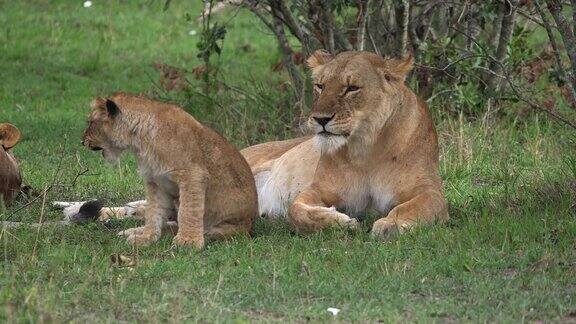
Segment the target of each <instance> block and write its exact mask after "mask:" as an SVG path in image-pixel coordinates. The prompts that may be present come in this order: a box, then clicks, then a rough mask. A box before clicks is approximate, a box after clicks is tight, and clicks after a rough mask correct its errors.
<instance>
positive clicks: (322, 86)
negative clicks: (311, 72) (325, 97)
mask: <svg viewBox="0 0 576 324" xmlns="http://www.w3.org/2000/svg"><path fill="white" fill-rule="evenodd" d="M314 87H315V88H316V90H318V91H322V90H323V89H324V85H323V84H319V83H315V84H314Z"/></svg>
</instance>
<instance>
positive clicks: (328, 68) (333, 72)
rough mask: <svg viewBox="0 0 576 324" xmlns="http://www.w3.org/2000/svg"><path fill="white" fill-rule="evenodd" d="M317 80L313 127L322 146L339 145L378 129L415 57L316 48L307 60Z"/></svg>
mask: <svg viewBox="0 0 576 324" xmlns="http://www.w3.org/2000/svg"><path fill="white" fill-rule="evenodd" d="M307 63H308V66H309V67H310V69H311V70H312V80H313V82H314V102H313V104H312V111H311V113H310V116H309V119H308V126H309V128H310V129H311V130H312V131H313V132H314V134H316V139H317V140H318V142H319V143H320V144H321V145H322V147H323V149H325V150H328V151H333V150H337V149H338V148H339V147H341V146H342V145H344V144H346V143H347V141H348V140H349V139H350V138H351V137H354V136H363V135H364V134H363V133H367V132H373V131H377V130H378V129H379V128H381V127H382V125H384V123H385V122H386V120H387V119H388V117H390V115H391V114H392V112H393V109H394V108H395V106H396V105H395V102H396V101H397V100H399V98H398V97H399V95H401V93H403V90H404V89H405V85H404V80H405V79H406V75H407V74H408V73H409V72H410V70H411V69H412V63H413V61H412V57H411V56H410V57H408V58H405V59H384V58H382V57H380V56H378V55H376V54H374V53H368V52H344V53H341V54H338V55H337V56H335V57H334V56H332V55H330V54H329V53H327V52H325V51H316V52H315V53H314V54H312V56H311V57H310V58H308V60H307Z"/></svg>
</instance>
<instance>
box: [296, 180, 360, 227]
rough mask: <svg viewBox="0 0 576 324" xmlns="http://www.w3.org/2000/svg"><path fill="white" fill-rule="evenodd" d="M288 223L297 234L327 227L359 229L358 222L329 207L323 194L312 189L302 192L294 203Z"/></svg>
mask: <svg viewBox="0 0 576 324" xmlns="http://www.w3.org/2000/svg"><path fill="white" fill-rule="evenodd" d="M288 222H290V224H291V225H292V226H293V227H294V229H295V230H296V231H297V232H300V233H307V232H313V231H317V230H320V229H323V228H326V227H332V226H340V227H357V226H358V222H357V221H356V219H354V218H350V217H349V216H348V215H346V214H343V213H340V212H338V211H336V208H335V207H333V206H332V207H327V206H326V205H325V204H324V203H323V202H322V199H321V194H320V193H319V192H318V191H317V190H315V189H312V188H308V189H305V190H304V191H302V192H301V193H300V194H299V195H298V196H297V197H296V199H295V200H294V202H293V203H292V206H291V207H290V210H289V212H288Z"/></svg>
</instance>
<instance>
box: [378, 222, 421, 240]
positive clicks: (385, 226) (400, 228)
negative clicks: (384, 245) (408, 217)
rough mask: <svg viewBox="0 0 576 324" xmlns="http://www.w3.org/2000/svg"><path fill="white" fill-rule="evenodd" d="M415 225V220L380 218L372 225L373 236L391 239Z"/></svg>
mask: <svg viewBox="0 0 576 324" xmlns="http://www.w3.org/2000/svg"><path fill="white" fill-rule="evenodd" d="M413 226H414V223H413V222H410V221H404V220H399V219H396V220H394V219H388V218H380V219H379V220H377V221H376V222H374V225H372V232H371V234H372V236H374V237H379V238H382V239H384V240H390V239H392V238H394V237H395V236H396V235H398V234H402V233H404V232H406V231H408V230H409V229H410V228H412V227H413Z"/></svg>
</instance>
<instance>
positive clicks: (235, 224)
mask: <svg viewBox="0 0 576 324" xmlns="http://www.w3.org/2000/svg"><path fill="white" fill-rule="evenodd" d="M88 121H89V123H88V127H87V128H86V131H85V133H84V137H83V140H82V143H83V145H85V146H86V147H88V148H90V149H91V150H101V151H102V154H103V156H104V157H105V158H106V159H107V160H109V161H112V162H115V161H117V159H118V157H119V155H120V154H121V153H122V152H123V151H126V150H127V151H130V152H132V153H133V154H134V155H135V156H136V158H137V161H138V169H139V172H140V174H141V175H142V177H143V178H144V181H145V183H146V200H147V207H146V210H145V215H144V226H143V227H137V228H133V229H129V230H126V231H123V232H121V234H123V235H125V236H127V240H128V242H129V243H132V244H135V245H146V244H149V243H151V242H153V241H156V240H157V239H158V238H159V237H160V235H161V233H162V230H163V229H166V226H167V224H168V223H167V221H168V220H174V219H176V220H177V224H178V226H177V234H176V236H175V237H174V243H175V244H177V245H188V244H193V245H194V246H196V247H198V248H201V247H202V246H203V245H204V235H205V234H206V235H207V236H208V237H213V238H224V237H228V236H231V235H234V234H241V233H245V234H251V232H252V225H253V221H254V218H255V216H257V213H258V205H257V197H256V188H255V185H254V178H253V176H252V173H251V172H250V168H249V166H248V164H247V163H246V161H245V160H244V158H242V156H241V155H240V153H239V152H238V150H236V148H235V147H234V146H233V145H232V144H230V143H229V142H227V141H226V140H225V139H224V138H223V137H222V136H220V135H219V134H217V133H216V132H214V131H213V130H211V129H210V128H208V127H206V126H204V125H202V124H201V123H199V122H198V121H196V120H195V119H194V118H193V117H192V116H190V115H189V114H187V113H186V112H185V111H184V110H182V109H181V108H179V107H177V106H174V105H171V104H166V103H162V102H157V101H153V100H150V99H146V98H143V97H139V96H134V95H129V94H125V93H117V94H114V95H113V96H111V97H110V98H107V99H103V98H97V99H95V100H94V101H93V103H92V111H91V113H90V116H89V120H88Z"/></svg>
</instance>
